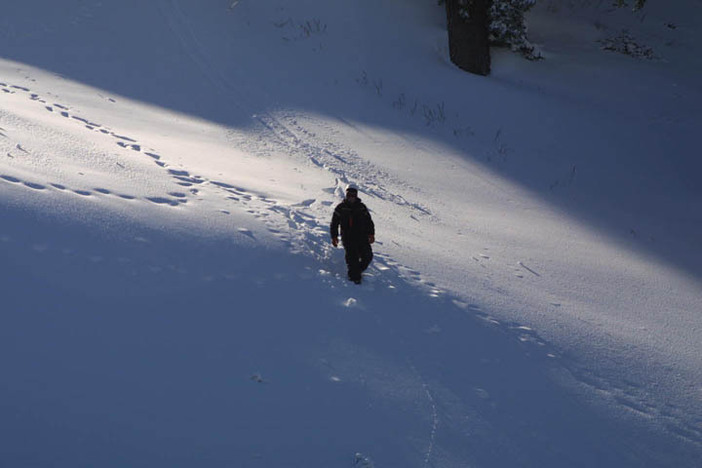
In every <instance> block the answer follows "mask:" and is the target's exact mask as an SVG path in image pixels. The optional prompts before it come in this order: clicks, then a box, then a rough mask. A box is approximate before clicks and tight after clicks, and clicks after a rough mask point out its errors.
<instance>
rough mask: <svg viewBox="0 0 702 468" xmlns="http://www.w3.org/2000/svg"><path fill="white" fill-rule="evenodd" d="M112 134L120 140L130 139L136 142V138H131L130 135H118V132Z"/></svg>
mask: <svg viewBox="0 0 702 468" xmlns="http://www.w3.org/2000/svg"><path fill="white" fill-rule="evenodd" d="M110 135H112V136H113V137H115V138H119V139H120V140H125V141H129V142H131V143H136V140H135V139H133V138H129V137H128V136H124V135H117V134H116V133H114V132H113V133H111V134H110Z"/></svg>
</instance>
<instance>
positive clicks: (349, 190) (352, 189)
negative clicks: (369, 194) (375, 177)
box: [346, 184, 358, 195]
mask: <svg viewBox="0 0 702 468" xmlns="http://www.w3.org/2000/svg"><path fill="white" fill-rule="evenodd" d="M346 193H347V194H348V193H352V194H354V195H357V194H358V187H356V185H355V184H349V185H347V186H346Z"/></svg>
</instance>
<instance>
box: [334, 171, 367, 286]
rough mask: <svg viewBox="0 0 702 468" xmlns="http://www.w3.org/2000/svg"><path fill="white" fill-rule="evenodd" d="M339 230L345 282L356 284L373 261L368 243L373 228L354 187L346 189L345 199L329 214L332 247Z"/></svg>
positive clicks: (364, 206)
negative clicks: (343, 253)
mask: <svg viewBox="0 0 702 468" xmlns="http://www.w3.org/2000/svg"><path fill="white" fill-rule="evenodd" d="M339 228H341V242H342V244H343V246H344V251H345V252H346V266H347V267H348V272H349V280H351V281H353V282H354V283H356V284H360V283H361V273H363V271H365V269H366V268H368V265H370V262H371V261H372V260H373V249H372V248H371V244H372V243H373V242H375V225H374V224H373V219H372V218H371V215H370V212H369V211H368V208H367V207H366V205H364V204H363V203H362V202H361V199H360V198H358V188H357V187H356V186H354V185H349V186H348V187H347V188H346V198H344V201H342V202H341V203H339V204H338V205H337V206H336V208H335V209H334V214H333V215H332V220H331V226H330V232H331V242H332V245H334V247H337V246H338V245H339Z"/></svg>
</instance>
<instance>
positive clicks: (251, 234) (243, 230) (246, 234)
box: [237, 228, 256, 239]
mask: <svg viewBox="0 0 702 468" xmlns="http://www.w3.org/2000/svg"><path fill="white" fill-rule="evenodd" d="M237 231H239V232H240V233H242V234H243V235H245V236H249V237H250V238H252V239H256V237H255V236H254V235H253V232H251V231H250V230H248V229H246V228H239V229H237Z"/></svg>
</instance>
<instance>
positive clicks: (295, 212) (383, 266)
mask: <svg viewBox="0 0 702 468" xmlns="http://www.w3.org/2000/svg"><path fill="white" fill-rule="evenodd" d="M0 90H1V91H2V92H4V93H8V94H16V93H22V94H25V95H26V96H27V98H28V99H30V100H32V101H35V102H37V103H38V104H39V105H42V106H43V108H44V109H45V110H46V111H47V112H50V113H52V114H54V115H56V116H57V118H64V119H69V120H71V121H72V122H74V123H75V124H76V125H81V126H83V127H84V128H85V129H86V130H88V131H92V132H98V133H99V134H101V135H104V137H105V138H112V139H114V140H115V144H116V145H117V146H119V147H120V148H121V149H122V150H125V151H131V152H133V153H134V154H138V155H143V156H144V157H146V158H149V160H150V161H152V162H153V163H154V164H156V165H157V166H158V167H160V168H161V169H162V170H164V171H166V173H167V174H168V176H169V177H171V178H172V179H173V180H174V182H175V184H176V185H178V186H180V187H182V190H178V191H172V192H168V193H167V194H163V195H158V196H149V197H137V196H135V195H131V194H126V193H119V192H116V191H114V190H110V189H109V188H105V187H93V188H76V187H68V186H66V185H65V184H61V183H55V182H48V183H43V182H38V181H32V180H22V179H20V178H18V177H16V176H13V175H11V174H2V173H0V182H6V183H10V184H16V185H22V186H24V187H26V188H28V189H31V190H36V191H44V190H56V191H60V192H65V193H67V194H74V195H77V196H81V197H103V196H104V197H108V196H113V197H118V198H120V199H123V200H125V201H144V202H149V203H153V204H156V205H162V206H166V207H179V206H182V205H185V204H187V203H188V201H189V200H191V199H193V198H195V197H201V196H202V195H203V190H204V188H205V187H208V188H214V189H215V190H216V191H218V192H220V193H221V194H223V195H224V199H225V200H227V202H229V203H236V204H237V205H240V206H243V207H244V208H245V210H246V211H247V212H248V213H250V214H252V215H253V216H255V217H256V218H258V219H259V220H261V221H262V222H263V223H264V225H266V227H267V229H268V230H269V231H270V232H271V233H272V234H273V235H274V236H276V237H277V238H278V239H280V240H281V241H282V242H283V243H285V244H286V245H287V246H288V247H289V248H290V249H291V251H293V252H295V253H304V254H307V255H311V256H312V257H314V258H316V259H323V260H328V259H330V258H331V257H332V247H331V246H330V245H329V239H328V237H329V234H328V230H327V227H326V222H324V223H320V222H319V221H318V219H317V217H315V216H314V215H313V214H311V213H310V212H311V211H313V209H318V210H319V211H318V212H320V213H321V212H322V211H324V213H325V215H326V211H328V209H329V207H330V206H331V205H332V204H333V202H331V201H324V200H316V199H308V200H304V201H302V202H300V203H298V204H296V205H293V206H286V205H281V204H279V203H278V202H277V201H275V200H272V199H269V198H267V197H266V196H265V195H261V194H255V193H251V192H250V191H247V190H245V189H244V188H241V187H237V186H234V185H232V184H229V183H226V182H221V181H216V180H211V179H207V178H204V177H201V176H198V175H194V174H191V173H190V172H188V171H187V170H184V169H180V168H173V167H171V166H169V164H168V163H167V162H166V161H164V159H163V158H162V156H161V155H160V154H158V153H157V152H156V151H154V150H153V149H146V148H145V146H144V145H143V144H142V143H140V142H139V141H138V140H137V139H135V138H132V137H130V136H128V135H124V134H121V133H117V132H115V131H113V130H111V129H110V128H107V127H105V126H103V125H102V124H100V123H98V122H95V121H93V120H91V119H88V118H85V117H82V116H80V115H76V114H74V113H73V112H72V110H71V108H70V106H67V105H64V104H61V103H58V102H54V101H48V100H46V99H44V98H42V96H40V95H39V94H37V93H34V92H32V90H30V89H29V88H26V87H24V86H17V85H11V84H8V83H2V82H0ZM109 100H110V102H113V103H114V102H115V100H114V99H109ZM3 135H4V134H3ZM18 147H19V145H18ZM118 164H119V163H118ZM344 185H345V178H344V177H341V178H337V181H336V186H335V187H330V188H328V189H326V190H325V192H326V193H328V194H335V193H343V186H344ZM380 196H382V197H383V198H387V196H388V195H387V194H385V193H383V194H380ZM397 202H398V203H400V204H406V202H405V201H404V200H397ZM219 211H220V212H221V213H222V214H223V215H227V214H229V213H230V211H229V210H226V209H221V210H219ZM238 232H239V233H240V234H242V235H245V236H248V237H251V238H254V235H253V233H251V232H250V231H248V230H246V229H243V228H242V229H239V230H238ZM375 258H376V260H375V261H374V263H373V265H372V268H371V269H372V270H374V271H376V272H382V271H387V270H392V271H393V272H395V273H396V276H398V277H400V278H403V279H405V280H410V281H413V282H417V283H421V284H424V286H426V288H427V289H428V294H429V296H431V297H437V298H438V297H441V296H442V295H443V294H444V291H442V290H440V289H439V288H437V287H436V286H435V285H433V284H431V283H426V282H425V281H423V279H422V277H421V275H420V273H419V272H417V271H413V270H411V269H408V268H405V267H404V266H402V265H400V264H398V263H396V262H394V261H393V260H392V259H390V258H389V257H387V256H384V255H382V254H380V253H376V257H375ZM369 274H370V275H371V276H372V275H373V272H372V271H371V272H369ZM386 286H388V287H390V288H394V286H393V284H392V281H391V280H387V285H386Z"/></svg>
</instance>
